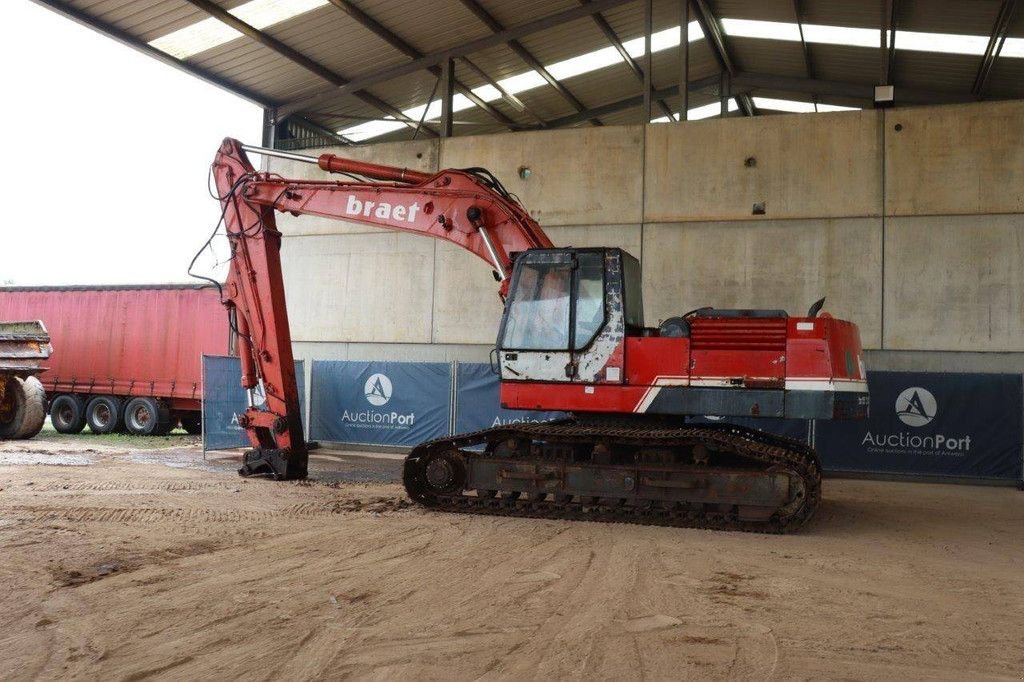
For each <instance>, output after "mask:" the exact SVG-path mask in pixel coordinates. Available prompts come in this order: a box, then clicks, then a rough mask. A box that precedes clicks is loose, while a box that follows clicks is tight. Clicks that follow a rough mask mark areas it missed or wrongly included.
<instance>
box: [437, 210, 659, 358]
mask: <svg viewBox="0 0 1024 682" xmlns="http://www.w3.org/2000/svg"><path fill="white" fill-rule="evenodd" d="M547 232H548V235H549V236H550V237H551V240H552V241H553V242H554V243H555V245H556V246H579V247H584V246H618V247H621V248H624V249H626V250H627V251H629V252H630V253H632V254H633V255H635V256H637V257H638V258H639V257H640V226H639V225H573V226H566V227H552V228H550V229H548V230H547ZM434 267H435V269H434V283H435V288H434V343H455V344H489V345H492V346H493V345H494V340H495V338H496V337H497V333H498V325H499V323H500V322H501V312H502V306H501V299H500V298H499V297H498V294H497V291H498V284H497V282H495V281H494V278H493V276H492V275H491V268H490V267H488V265H487V264H486V263H484V262H483V261H482V260H480V259H479V258H477V257H476V256H474V255H472V254H470V253H468V252H466V251H463V250H462V249H460V248H458V247H456V246H453V245H451V244H447V243H445V242H438V243H437V261H436V262H435V266H434Z"/></svg>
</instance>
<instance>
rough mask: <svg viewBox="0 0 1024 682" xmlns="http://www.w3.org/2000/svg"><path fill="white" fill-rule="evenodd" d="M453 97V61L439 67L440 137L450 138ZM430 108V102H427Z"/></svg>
mask: <svg viewBox="0 0 1024 682" xmlns="http://www.w3.org/2000/svg"><path fill="white" fill-rule="evenodd" d="M454 95H455V60H454V59H449V60H448V61H447V62H445V63H444V65H443V66H442V67H441V137H451V136H452V128H453V126H452V97H453V96H454ZM427 106H428V107H429V106H430V102H427Z"/></svg>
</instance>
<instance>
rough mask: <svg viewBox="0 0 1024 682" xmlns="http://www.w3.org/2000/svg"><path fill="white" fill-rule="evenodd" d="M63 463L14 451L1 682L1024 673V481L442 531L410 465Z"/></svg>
mask: <svg viewBox="0 0 1024 682" xmlns="http://www.w3.org/2000/svg"><path fill="white" fill-rule="evenodd" d="M85 442H86V443H88V441H85ZM8 445H9V444H8ZM53 445H54V444H52V443H51V444H49V445H48V444H47V442H46V441H45V440H42V441H39V440H37V441H33V442H31V443H27V444H19V445H18V446H17V447H15V446H10V447H3V448H0V547H2V550H0V652H2V658H0V677H3V678H5V679H29V678H40V677H42V678H55V677H76V678H89V679H121V680H141V679H144V678H149V677H159V678H168V679H198V678H235V677H246V678H254V679H310V678H329V679H337V678H357V679H367V678H368V679H395V678H398V679H476V678H487V679H505V678H519V679H525V678H537V677H540V676H551V677H554V678H571V679H583V678H587V679H594V678H596V679H610V678H616V679H620V678H621V679H644V678H646V679H700V680H703V679H727V678H728V679H754V680H763V679H772V678H775V679H793V678H798V679H822V678H842V679H893V678H902V679H923V678H928V679H957V680H961V679H1021V677H1022V676H1024V644H1022V639H1024V570H1022V569H1024V552H1022V550H1024V523H1022V522H1024V493H1020V492H1018V491H1016V490H1012V489H1005V488H980V487H959V486H937V485H923V484H905V483H881V482H868V481H845V480H833V481H827V482H826V488H825V502H824V503H823V507H822V508H821V510H820V512H819V515H818V517H817V518H816V519H815V521H814V522H812V524H811V525H810V526H809V527H808V528H807V529H806V530H805V531H804V532H801V533H800V534H798V535H793V536H783V537H776V536H762V535H750V534H736V533H715V532H709V531H691V530H679V529H667V528H650V527H640V526H630V525H605V524H593V523H573V522H553V521H536V520H526V519H524V520H518V519H500V518H492V517H469V516H461V515H446V514H440V513H430V512H426V511H423V510H420V509H418V508H415V507H410V506H409V505H408V503H407V502H406V500H405V498H404V496H403V493H402V490H401V488H400V487H399V486H398V485H397V484H395V483H394V482H392V481H393V478H394V475H395V473H396V472H397V469H398V465H399V464H400V462H397V461H395V460H393V459H392V460H386V459H385V460H368V459H363V458H360V457H347V456H336V455H331V454H329V453H321V454H319V455H318V458H317V459H316V460H315V470H316V472H317V476H318V478H321V479H323V480H322V481H319V482H304V483H301V484H300V483H272V482H265V481H252V480H242V479H239V478H238V477H237V476H234V474H233V473H232V471H231V469H232V466H233V463H232V462H231V461H230V458H225V457H223V456H222V457H220V458H219V459H215V460H213V461H210V462H207V463H205V464H204V463H203V462H202V461H201V458H200V454H199V453H198V451H197V450H196V449H195V448H182V449H172V450H165V451H162V452H158V453H133V452H131V451H129V450H125V449H123V448H122V449H118V448H108V447H87V446H81V447H77V448H76V447H73V446H69V445H68V444H67V443H62V444H61V447H60V448H55V447H53ZM83 450H86V451H83ZM88 450H91V451H88Z"/></svg>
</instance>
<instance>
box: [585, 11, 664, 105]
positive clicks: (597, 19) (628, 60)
mask: <svg viewBox="0 0 1024 682" xmlns="http://www.w3.org/2000/svg"><path fill="white" fill-rule="evenodd" d="M579 2H580V4H581V5H586V4H587V3H588V2H590V0H579ZM590 17H591V18H592V19H593V20H594V23H595V24H597V27H598V28H599V29H601V33H603V34H604V37H605V38H607V39H608V42H609V43H611V44H612V47H614V48H615V50H616V51H617V52H618V53H619V56H621V57H622V61H623V62H625V64H626V66H628V67H629V70H630V71H632V72H633V75H634V76H636V79H637V80H638V81H640V82H641V83H643V82H644V70H643V69H641V68H640V65H639V64H637V63H636V60H635V59H633V57H632V55H630V54H629V52H627V51H626V46H625V45H623V44H622V41H621V40H620V39H619V36H618V34H616V33H615V29H614V28H612V26H611V24H609V23H608V20H607V19H605V18H604V16H603V15H602V14H601V13H600V12H597V13H596V14H591V15H590ZM658 108H659V109H661V111H662V113H664V114H665V115H666V116H668V117H669V118H670V119H672V120H675V116H673V114H672V109H670V108H669V106H668V104H666V103H665V100H663V99H659V100H658Z"/></svg>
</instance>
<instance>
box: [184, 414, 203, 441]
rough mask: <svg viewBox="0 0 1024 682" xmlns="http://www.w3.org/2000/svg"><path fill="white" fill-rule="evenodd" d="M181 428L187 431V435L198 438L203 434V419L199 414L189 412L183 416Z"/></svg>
mask: <svg viewBox="0 0 1024 682" xmlns="http://www.w3.org/2000/svg"><path fill="white" fill-rule="evenodd" d="M181 428H183V429H185V432H186V433H189V434H191V435H193V436H198V435H200V434H201V433H202V432H203V418H202V416H201V415H200V414H199V413H198V412H195V413H192V412H188V413H185V414H183V415H182V416H181Z"/></svg>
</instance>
